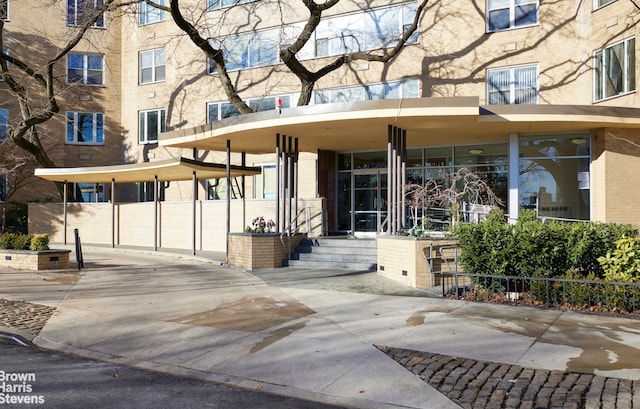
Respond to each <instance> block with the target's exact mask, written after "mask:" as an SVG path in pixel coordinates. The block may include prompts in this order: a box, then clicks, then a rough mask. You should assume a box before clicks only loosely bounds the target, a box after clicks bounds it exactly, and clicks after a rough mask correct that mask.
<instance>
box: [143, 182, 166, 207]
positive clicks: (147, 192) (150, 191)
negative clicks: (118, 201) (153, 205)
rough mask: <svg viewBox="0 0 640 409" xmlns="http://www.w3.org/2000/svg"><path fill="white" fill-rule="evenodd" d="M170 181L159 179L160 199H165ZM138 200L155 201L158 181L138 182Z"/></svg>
mask: <svg viewBox="0 0 640 409" xmlns="http://www.w3.org/2000/svg"><path fill="white" fill-rule="evenodd" d="M168 183H169V182H162V181H158V200H159V201H164V191H165V189H166V188H167V187H168ZM137 185H138V202H155V194H156V193H155V189H154V186H155V185H156V182H138V183H137Z"/></svg>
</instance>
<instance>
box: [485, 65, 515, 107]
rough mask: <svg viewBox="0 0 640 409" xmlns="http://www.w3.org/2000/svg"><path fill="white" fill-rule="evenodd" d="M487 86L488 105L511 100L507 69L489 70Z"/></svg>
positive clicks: (509, 78)
mask: <svg viewBox="0 0 640 409" xmlns="http://www.w3.org/2000/svg"><path fill="white" fill-rule="evenodd" d="M488 86H489V104H490V105H504V104H509V102H510V101H511V94H510V91H511V75H510V74H509V71H508V70H501V71H491V72H489V78H488Z"/></svg>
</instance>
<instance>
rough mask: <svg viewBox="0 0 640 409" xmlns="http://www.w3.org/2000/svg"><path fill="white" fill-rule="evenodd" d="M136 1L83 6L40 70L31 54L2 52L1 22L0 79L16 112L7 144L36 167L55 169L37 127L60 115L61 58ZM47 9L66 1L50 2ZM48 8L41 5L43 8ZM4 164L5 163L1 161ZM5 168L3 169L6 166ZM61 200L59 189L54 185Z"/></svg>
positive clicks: (1, 25) (0, 28) (1, 31)
mask: <svg viewBox="0 0 640 409" xmlns="http://www.w3.org/2000/svg"><path fill="white" fill-rule="evenodd" d="M138 2H139V0H138V1H133V0H131V1H124V0H104V1H103V2H96V3H93V2H89V1H87V2H84V3H82V4H83V5H84V9H83V10H80V12H81V14H80V15H79V16H78V19H77V26H75V27H70V30H71V31H70V33H69V36H68V38H67V40H66V42H64V43H63V44H61V45H59V46H57V47H55V48H54V47H52V50H53V52H52V53H51V54H50V55H47V56H46V60H45V61H44V63H43V64H42V65H41V66H40V65H39V64H38V62H37V61H35V59H34V57H33V53H32V52H30V50H21V52H16V51H15V50H13V52H5V49H6V47H5V22H4V20H2V19H0V78H2V80H3V81H4V83H5V84H6V86H7V88H8V90H9V92H7V95H9V98H10V99H11V101H5V103H9V104H11V105H13V106H16V107H17V108H18V109H17V110H16V112H17V113H14V112H12V115H11V117H10V119H9V123H8V127H7V138H8V141H7V142H9V143H11V144H13V145H15V146H17V147H18V148H20V149H21V150H22V151H24V152H27V153H28V154H29V155H31V156H32V157H33V159H34V160H35V162H36V163H37V165H39V166H42V167H56V163H55V161H54V160H53V159H52V157H51V155H50V153H49V152H48V150H47V147H46V146H45V144H44V143H43V135H42V132H41V131H40V130H39V126H41V125H43V124H44V123H45V122H47V121H49V120H51V119H52V118H53V117H54V116H55V115H56V114H58V112H59V111H60V106H59V99H60V98H62V97H63V96H64V94H65V92H66V91H68V89H69V85H68V84H66V83H63V82H61V81H59V80H58V79H57V77H56V72H57V67H58V65H59V64H64V58H65V56H67V55H68V54H69V53H70V52H72V51H73V50H74V48H75V47H76V46H77V45H78V44H79V43H80V42H81V41H82V39H83V38H85V37H86V35H87V33H88V32H89V30H90V29H91V27H93V26H94V25H95V24H96V22H98V21H101V19H103V18H104V14H105V13H107V12H113V11H115V10H116V9H118V8H123V7H125V6H129V5H132V4H135V3H138ZM49 3H50V4H49V6H53V5H55V4H56V3H59V4H65V7H66V3H67V2H66V1H51V2H49ZM46 6H47V5H46V4H45V5H43V7H46ZM3 163H4V160H3ZM5 166H6V165H5ZM57 187H58V191H59V193H60V195H61V196H62V192H63V190H62V186H61V185H60V184H57Z"/></svg>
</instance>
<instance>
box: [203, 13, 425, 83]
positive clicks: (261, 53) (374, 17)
mask: <svg viewBox="0 0 640 409" xmlns="http://www.w3.org/2000/svg"><path fill="white" fill-rule="evenodd" d="M416 12H417V4H416V2H410V3H405V4H402V5H394V6H390V7H383V8H378V9H374V10H370V11H367V12H364V13H362V12H361V13H354V14H347V15H342V16H336V17H328V18H325V19H323V20H322V21H321V22H320V24H319V25H318V27H317V29H316V30H315V32H314V33H313V37H312V38H311V39H310V40H309V42H308V43H307V45H305V47H303V48H302V50H300V52H299V53H298V57H299V58H301V59H310V58H316V57H327V56H332V55H340V54H345V53H351V52H354V51H367V50H373V49H378V48H384V47H393V46H395V45H396V43H397V42H398V40H399V39H400V38H401V37H402V35H403V33H404V30H406V29H407V28H408V27H409V26H410V25H411V23H412V22H413V19H414V18H415V15H416ZM303 28H304V24H301V23H297V24H291V25H288V26H285V27H282V28H277V29H270V30H263V31H259V32H251V33H243V34H238V35H234V36H229V37H226V38H219V39H212V40H211V42H212V43H215V45H214V46H215V47H216V48H222V50H223V53H224V55H225V61H227V66H226V68H227V69H228V70H240V69H246V68H253V67H263V66H266V65H273V64H278V63H279V62H280V49H281V48H284V47H286V46H287V45H288V44H291V43H292V42H293V41H294V40H295V38H297V36H298V35H299V34H300V33H301V32H302V30H303ZM417 40H418V36H417V33H414V35H413V36H412V37H411V38H410V39H409V43H415V42H417ZM207 72H208V73H209V74H212V73H214V72H216V70H215V64H213V62H211V61H207Z"/></svg>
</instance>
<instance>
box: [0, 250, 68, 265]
mask: <svg viewBox="0 0 640 409" xmlns="http://www.w3.org/2000/svg"><path fill="white" fill-rule="evenodd" d="M69 253H71V250H42V251H29V250H6V249H1V250H0V267H9V268H14V269H17V270H57V269H66V268H69Z"/></svg>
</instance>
